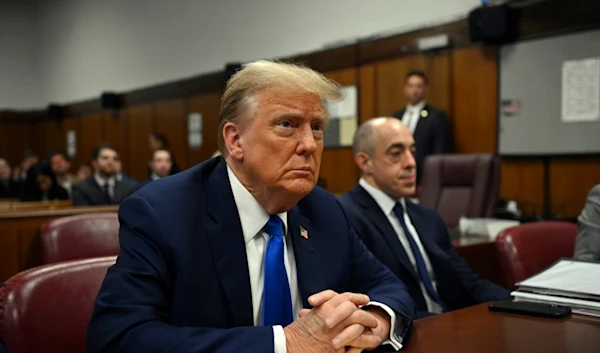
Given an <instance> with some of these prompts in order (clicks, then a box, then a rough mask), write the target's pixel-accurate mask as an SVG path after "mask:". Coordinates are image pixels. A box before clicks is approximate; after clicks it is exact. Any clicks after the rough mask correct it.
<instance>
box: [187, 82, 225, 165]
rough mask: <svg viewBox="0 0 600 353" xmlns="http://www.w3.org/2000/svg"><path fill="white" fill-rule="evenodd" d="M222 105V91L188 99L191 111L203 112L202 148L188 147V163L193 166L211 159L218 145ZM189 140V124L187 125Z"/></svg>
mask: <svg viewBox="0 0 600 353" xmlns="http://www.w3.org/2000/svg"><path fill="white" fill-rule="evenodd" d="M220 107H221V93H220V92H218V93H208V94H201V95H198V96H195V97H192V98H189V99H188V100H187V109H188V114H189V113H201V114H202V146H200V148H196V149H191V148H188V149H189V150H188V164H189V165H190V166H193V165H195V164H198V163H200V162H203V161H205V160H207V159H209V158H210V157H211V156H212V155H213V153H215V151H217V150H218V146H217V129H218V124H219V123H218V120H219V110H220ZM186 141H187V125H186Z"/></svg>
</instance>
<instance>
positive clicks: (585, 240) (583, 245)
mask: <svg viewBox="0 0 600 353" xmlns="http://www.w3.org/2000/svg"><path fill="white" fill-rule="evenodd" d="M578 221H579V231H578V232H577V238H576V239H575V256H574V257H575V259H577V260H594V261H600V184H598V185H596V186H594V187H593V188H592V189H591V190H590V192H589V193H588V196H587V200H586V203H585V207H584V208H583V211H581V215H579V218H578Z"/></svg>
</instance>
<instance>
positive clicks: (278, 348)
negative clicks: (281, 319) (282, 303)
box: [273, 326, 287, 353]
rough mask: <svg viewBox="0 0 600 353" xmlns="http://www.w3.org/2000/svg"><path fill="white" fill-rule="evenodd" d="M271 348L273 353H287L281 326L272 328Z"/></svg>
mask: <svg viewBox="0 0 600 353" xmlns="http://www.w3.org/2000/svg"><path fill="white" fill-rule="evenodd" d="M273 348H274V351H275V353H287V347H286V341H285V332H283V326H273Z"/></svg>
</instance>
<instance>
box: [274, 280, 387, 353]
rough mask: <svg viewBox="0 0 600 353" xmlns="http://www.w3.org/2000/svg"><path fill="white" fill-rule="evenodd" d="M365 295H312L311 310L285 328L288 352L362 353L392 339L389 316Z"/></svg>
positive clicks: (304, 312)
mask: <svg viewBox="0 0 600 353" xmlns="http://www.w3.org/2000/svg"><path fill="white" fill-rule="evenodd" d="M369 301H370V299H369V297H368V296H366V295H364V294H356V293H342V294H338V293H336V292H334V291H332V290H326V291H323V292H320V293H317V294H314V295H312V296H311V297H309V298H308V303H309V304H310V305H311V306H312V307H313V308H312V309H302V311H301V312H300V315H299V316H300V318H299V319H298V320H296V321H294V322H293V323H291V324H290V325H288V326H286V327H285V328H284V332H285V336H286V346H287V352H288V353H295V352H302V353H313V352H314V353H317V352H319V353H322V352H335V353H342V352H344V353H360V352H362V351H363V350H364V349H374V348H376V347H378V346H379V345H381V343H382V342H383V341H385V340H387V339H388V338H389V334H390V317H389V315H388V314H387V313H386V312H385V310H383V309H382V308H379V307H376V306H370V307H369V308H367V309H366V310H363V309H361V307H362V306H364V305H367V304H368V303H369Z"/></svg>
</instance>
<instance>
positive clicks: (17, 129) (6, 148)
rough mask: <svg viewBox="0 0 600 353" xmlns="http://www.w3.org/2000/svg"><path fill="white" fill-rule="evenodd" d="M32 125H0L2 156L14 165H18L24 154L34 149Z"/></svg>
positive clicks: (0, 149) (0, 152)
mask: <svg viewBox="0 0 600 353" xmlns="http://www.w3.org/2000/svg"><path fill="white" fill-rule="evenodd" d="M31 137H32V125H31V124H29V123H3V124H2V125H0V155H1V156H3V157H5V158H6V159H7V161H8V162H9V163H10V164H11V165H12V166H15V165H18V164H19V163H20V162H21V159H22V158H23V152H24V151H25V150H26V149H27V148H32V144H31V143H32V141H31Z"/></svg>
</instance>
